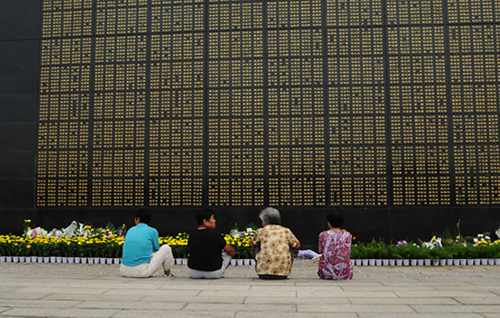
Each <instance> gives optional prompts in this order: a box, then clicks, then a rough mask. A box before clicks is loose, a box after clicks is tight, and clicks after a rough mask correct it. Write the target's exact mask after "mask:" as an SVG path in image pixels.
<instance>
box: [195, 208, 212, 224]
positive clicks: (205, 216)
mask: <svg viewBox="0 0 500 318" xmlns="http://www.w3.org/2000/svg"><path fill="white" fill-rule="evenodd" d="M212 215H214V211H212V210H210V209H203V210H201V211H198V212H197V213H196V221H197V222H198V225H202V224H203V221H204V220H207V221H208V220H210V218H211V217H212Z"/></svg>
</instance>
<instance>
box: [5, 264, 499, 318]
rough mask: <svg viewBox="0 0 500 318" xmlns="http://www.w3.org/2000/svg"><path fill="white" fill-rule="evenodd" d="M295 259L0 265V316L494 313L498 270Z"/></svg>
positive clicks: (493, 316) (350, 317) (493, 317)
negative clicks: (327, 270) (145, 265)
mask: <svg viewBox="0 0 500 318" xmlns="http://www.w3.org/2000/svg"><path fill="white" fill-rule="evenodd" d="M316 266H317V263H316V262H313V261H310V260H298V261H296V262H295V263H294V268H293V274H292V275H291V276H290V277H289V279H287V280H285V281H267V280H260V279H258V278H256V275H255V271H254V269H253V267H252V266H232V267H230V268H229V269H228V271H227V273H226V277H225V278H222V279H219V280H194V279H190V278H189V277H188V276H187V269H186V266H180V265H176V266H175V267H174V269H173V272H174V273H175V274H176V275H177V277H173V278H171V277H162V276H158V277H152V278H147V279H130V278H124V277H121V276H120V275H119V273H118V265H89V264H32V263H31V264H26V263H1V264H0V317H180V318H182V317H196V318H201V317H236V318H250V317H259V318H261V317H287V318H299V317H308V318H312V317H321V318H323V317H342V318H354V317H360V318H371V317H384V318H385V317H398V318H399V317H433V318H434V317H471V318H472V317H474V318H479V317H486V318H500V266H449V267H446V266H442V267H441V266H436V267H433V266H431V267H423V266H417V267H355V269H354V279H353V280H351V281H340V282H339V281H325V280H321V279H318V278H317V277H316Z"/></svg>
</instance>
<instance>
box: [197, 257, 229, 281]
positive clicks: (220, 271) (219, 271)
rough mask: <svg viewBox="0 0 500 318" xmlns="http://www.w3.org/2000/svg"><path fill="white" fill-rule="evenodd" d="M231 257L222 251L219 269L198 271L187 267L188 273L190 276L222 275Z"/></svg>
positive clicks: (214, 276)
mask: <svg viewBox="0 0 500 318" xmlns="http://www.w3.org/2000/svg"><path fill="white" fill-rule="evenodd" d="M231 258H233V257H232V256H231V255H229V254H227V253H226V252H224V251H222V267H221V268H220V269H217V270H215V271H210V272H209V271H200V270H197V269H191V268H189V267H188V275H189V277H191V278H221V277H222V276H224V273H225V272H226V268H227V267H228V266H229V263H230V262H231Z"/></svg>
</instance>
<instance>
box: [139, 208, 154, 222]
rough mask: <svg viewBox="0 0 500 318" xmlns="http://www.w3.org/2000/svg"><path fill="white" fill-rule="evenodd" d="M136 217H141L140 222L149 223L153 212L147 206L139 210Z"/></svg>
mask: <svg viewBox="0 0 500 318" xmlns="http://www.w3.org/2000/svg"><path fill="white" fill-rule="evenodd" d="M136 217H137V218H139V222H140V223H146V224H149V222H151V213H150V212H149V210H148V209H146V208H142V209H140V210H139V211H137V214H136Z"/></svg>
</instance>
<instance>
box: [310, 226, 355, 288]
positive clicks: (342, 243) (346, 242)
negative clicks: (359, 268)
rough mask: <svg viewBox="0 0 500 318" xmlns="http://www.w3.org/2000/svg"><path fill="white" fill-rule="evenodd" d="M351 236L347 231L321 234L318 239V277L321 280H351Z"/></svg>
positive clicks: (331, 231) (329, 231)
mask: <svg viewBox="0 0 500 318" xmlns="http://www.w3.org/2000/svg"><path fill="white" fill-rule="evenodd" d="M351 242H352V235H351V233H349V232H347V231H333V230H328V231H324V232H321V234H320V235H319V239H318V245H319V253H320V254H322V256H321V259H320V261H319V265H318V267H319V269H318V276H319V277H321V278H323V279H334V280H344V279H352V275H353V272H352V268H353V265H352V262H351V260H350V256H351Z"/></svg>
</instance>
